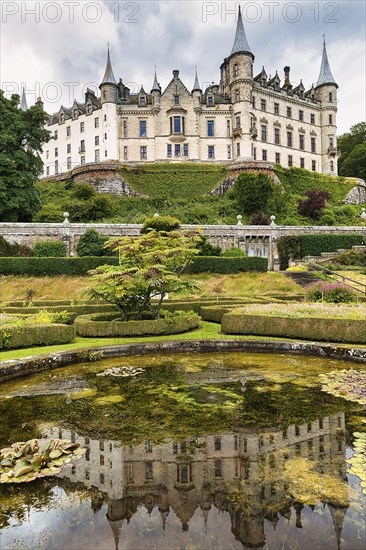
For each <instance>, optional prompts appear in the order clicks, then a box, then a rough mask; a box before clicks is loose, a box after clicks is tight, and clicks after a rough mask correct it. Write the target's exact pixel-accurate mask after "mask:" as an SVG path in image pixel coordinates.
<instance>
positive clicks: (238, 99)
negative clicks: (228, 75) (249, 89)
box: [235, 90, 240, 101]
mask: <svg viewBox="0 0 366 550" xmlns="http://www.w3.org/2000/svg"><path fill="white" fill-rule="evenodd" d="M235 101H240V90H235Z"/></svg>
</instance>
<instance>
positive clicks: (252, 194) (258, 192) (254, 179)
mask: <svg viewBox="0 0 366 550" xmlns="http://www.w3.org/2000/svg"><path fill="white" fill-rule="evenodd" d="M274 187H275V185H274V182H273V180H272V178H270V176H268V174H253V173H243V174H240V176H239V177H238V178H237V180H236V182H235V183H234V186H233V198H234V199H236V201H237V204H238V207H239V209H240V211H241V212H243V213H244V214H254V213H256V212H265V211H266V208H267V204H268V201H269V199H270V197H271V195H272V193H273V191H274Z"/></svg>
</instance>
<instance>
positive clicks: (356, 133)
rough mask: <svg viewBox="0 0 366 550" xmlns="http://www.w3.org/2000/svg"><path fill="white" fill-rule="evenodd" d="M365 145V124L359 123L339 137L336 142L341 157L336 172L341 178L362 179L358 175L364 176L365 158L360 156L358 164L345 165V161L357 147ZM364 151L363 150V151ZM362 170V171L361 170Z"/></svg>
mask: <svg viewBox="0 0 366 550" xmlns="http://www.w3.org/2000/svg"><path fill="white" fill-rule="evenodd" d="M365 143H366V122H359V123H358V124H355V125H354V126H351V128H350V131H349V132H347V133H345V134H342V135H341V136H339V138H338V140H337V145H338V149H339V150H340V151H341V153H342V154H341V157H340V159H339V161H338V172H339V174H340V175H341V176H349V177H354V178H364V176H362V175H360V174H362V173H363V174H364V173H365V171H364V166H365V162H366V157H365V156H361V157H360V158H359V159H358V160H359V161H360V163H359V162H356V163H351V165H347V164H346V161H347V159H348V157H349V156H350V155H351V154H352V152H353V151H354V149H355V148H357V146H358V145H362V144H365ZM363 151H364V150H363ZM362 168H363V170H362Z"/></svg>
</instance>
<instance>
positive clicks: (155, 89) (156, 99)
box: [151, 67, 161, 113]
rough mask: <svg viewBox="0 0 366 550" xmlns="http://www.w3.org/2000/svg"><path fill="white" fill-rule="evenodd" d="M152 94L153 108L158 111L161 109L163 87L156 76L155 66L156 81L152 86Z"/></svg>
mask: <svg viewBox="0 0 366 550" xmlns="http://www.w3.org/2000/svg"><path fill="white" fill-rule="evenodd" d="M151 95H152V97H153V110H154V112H156V113H158V112H159V111H160V97H161V88H160V84H159V82H158V79H157V77H156V67H155V76H154V82H153V85H152V88H151Z"/></svg>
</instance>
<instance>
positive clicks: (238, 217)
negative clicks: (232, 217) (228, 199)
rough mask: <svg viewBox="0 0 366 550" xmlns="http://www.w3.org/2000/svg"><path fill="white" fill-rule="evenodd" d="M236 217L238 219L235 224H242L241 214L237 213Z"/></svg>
mask: <svg viewBox="0 0 366 550" xmlns="http://www.w3.org/2000/svg"><path fill="white" fill-rule="evenodd" d="M236 219H237V220H238V223H237V224H236V225H243V224H242V222H241V220H242V219H243V216H241V215H240V214H238V216H236Z"/></svg>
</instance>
